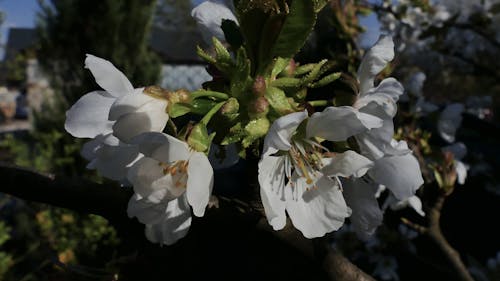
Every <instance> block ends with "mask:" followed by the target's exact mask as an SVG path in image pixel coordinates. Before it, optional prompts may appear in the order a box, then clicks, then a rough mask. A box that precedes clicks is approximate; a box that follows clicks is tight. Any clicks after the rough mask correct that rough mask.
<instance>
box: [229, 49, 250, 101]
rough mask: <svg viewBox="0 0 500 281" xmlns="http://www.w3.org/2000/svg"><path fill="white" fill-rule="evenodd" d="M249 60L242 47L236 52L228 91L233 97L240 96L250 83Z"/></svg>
mask: <svg viewBox="0 0 500 281" xmlns="http://www.w3.org/2000/svg"><path fill="white" fill-rule="evenodd" d="M250 64H251V63H250V60H249V59H248V57H247V54H246V51H245V49H244V48H243V47H241V48H239V49H238V52H237V54H236V67H234V71H233V73H232V75H231V85H230V91H231V95H232V96H234V97H240V96H242V95H243V94H244V93H245V92H246V91H247V89H248V87H250V86H251V84H252V78H251V77H250V68H251V66H250Z"/></svg>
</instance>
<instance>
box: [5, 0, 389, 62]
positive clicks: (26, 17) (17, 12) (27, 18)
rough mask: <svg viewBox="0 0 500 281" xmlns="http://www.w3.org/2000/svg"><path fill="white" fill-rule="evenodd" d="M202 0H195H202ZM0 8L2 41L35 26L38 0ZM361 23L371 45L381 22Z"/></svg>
mask: <svg viewBox="0 0 500 281" xmlns="http://www.w3.org/2000/svg"><path fill="white" fill-rule="evenodd" d="M200 1H201V0H193V2H195V3H196V2H200ZM0 10H1V11H3V12H4V14H5V22H4V24H3V25H2V28H1V30H0V33H1V35H2V38H1V41H0V42H2V43H5V40H6V38H7V33H8V29H9V28H11V27H34V26H35V18H36V13H37V11H38V3H37V0H0ZM361 23H362V24H363V25H364V26H365V27H366V28H367V32H366V33H365V36H363V38H362V40H361V45H362V46H370V45H372V44H373V43H375V41H376V40H377V38H378V35H379V24H378V21H377V19H376V17H375V15H374V14H371V15H370V16H368V17H363V18H361ZM1 59H3V50H2V49H0V60H1Z"/></svg>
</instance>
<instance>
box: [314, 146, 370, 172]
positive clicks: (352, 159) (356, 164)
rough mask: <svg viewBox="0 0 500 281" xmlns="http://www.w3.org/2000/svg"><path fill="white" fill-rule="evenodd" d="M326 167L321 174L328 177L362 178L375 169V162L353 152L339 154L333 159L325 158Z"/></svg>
mask: <svg viewBox="0 0 500 281" xmlns="http://www.w3.org/2000/svg"><path fill="white" fill-rule="evenodd" d="M323 164H324V165H325V166H324V167H323V168H322V169H321V172H322V173H323V174H324V175H327V176H330V177H332V176H341V177H350V176H354V177H357V178H359V177H361V176H363V175H364V174H366V172H367V171H368V170H369V169H370V168H371V167H373V162H372V161H370V159H368V158H366V157H364V156H363V155H360V154H358V153H356V152H354V151H352V150H348V151H346V152H344V153H337V154H336V155H334V156H333V157H330V158H324V159H323Z"/></svg>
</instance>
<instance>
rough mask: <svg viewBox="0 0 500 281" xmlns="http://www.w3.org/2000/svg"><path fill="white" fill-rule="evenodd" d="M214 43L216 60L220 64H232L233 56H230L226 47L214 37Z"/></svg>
mask: <svg viewBox="0 0 500 281" xmlns="http://www.w3.org/2000/svg"><path fill="white" fill-rule="evenodd" d="M212 43H213V44H214V49H215V54H216V56H215V58H216V59H217V61H218V62H231V61H232V60H231V54H229V51H228V50H227V49H226V47H224V45H223V44H222V43H221V42H220V41H219V39H217V38H216V37H212Z"/></svg>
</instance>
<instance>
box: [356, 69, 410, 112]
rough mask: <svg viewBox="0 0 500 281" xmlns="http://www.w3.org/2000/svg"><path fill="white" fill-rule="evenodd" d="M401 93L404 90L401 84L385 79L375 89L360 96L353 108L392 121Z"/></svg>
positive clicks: (394, 80) (392, 79)
mask: <svg viewBox="0 0 500 281" xmlns="http://www.w3.org/2000/svg"><path fill="white" fill-rule="evenodd" d="M403 92H404V88H403V86H402V85H401V83H399V82H398V81H397V80H396V79H394V78H392V77H391V78H387V79H384V80H382V82H380V84H379V85H378V86H377V88H373V89H371V90H370V91H368V92H367V93H366V94H365V95H364V96H361V97H360V98H359V99H358V100H357V101H356V103H355V104H354V105H353V107H355V108H358V109H359V111H361V112H364V113H368V114H371V115H375V116H377V117H379V118H382V119H386V118H391V119H392V118H393V117H394V116H395V115H396V112H397V110H398V107H397V104H396V103H397V101H398V99H399V96H400V95H402V94H403Z"/></svg>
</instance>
